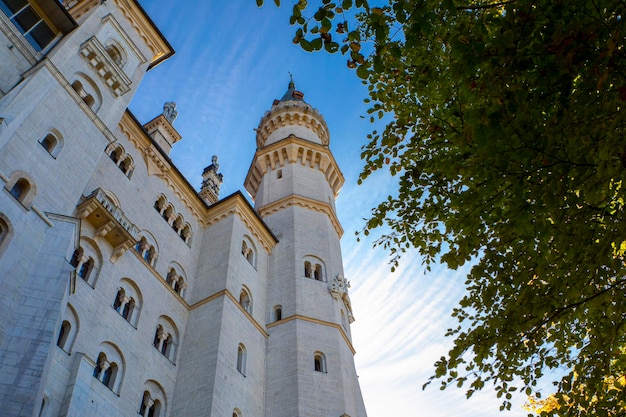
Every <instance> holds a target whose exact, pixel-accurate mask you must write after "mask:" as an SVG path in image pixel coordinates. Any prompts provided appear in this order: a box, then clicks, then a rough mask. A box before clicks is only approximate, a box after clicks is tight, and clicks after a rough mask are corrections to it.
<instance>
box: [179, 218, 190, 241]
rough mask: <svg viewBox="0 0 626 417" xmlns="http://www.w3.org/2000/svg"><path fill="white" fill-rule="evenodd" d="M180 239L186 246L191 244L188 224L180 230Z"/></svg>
mask: <svg viewBox="0 0 626 417" xmlns="http://www.w3.org/2000/svg"><path fill="white" fill-rule="evenodd" d="M180 238H181V239H182V240H183V241H184V242H185V243H186V244H187V245H189V243H190V242H191V226H190V225H189V223H185V225H184V226H183V228H182V229H181V230H180Z"/></svg>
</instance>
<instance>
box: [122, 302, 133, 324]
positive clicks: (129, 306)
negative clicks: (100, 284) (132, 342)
mask: <svg viewBox="0 0 626 417" xmlns="http://www.w3.org/2000/svg"><path fill="white" fill-rule="evenodd" d="M134 309H135V300H134V299H133V298H131V299H130V300H128V302H127V303H126V305H124V309H123V310H122V317H124V318H125V319H126V321H129V322H130V318H131V317H132V314H133V310H134Z"/></svg>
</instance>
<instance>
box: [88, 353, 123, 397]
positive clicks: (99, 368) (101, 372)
mask: <svg viewBox="0 0 626 417" xmlns="http://www.w3.org/2000/svg"><path fill="white" fill-rule="evenodd" d="M117 374H118V367H117V364H116V363H115V362H109V361H108V360H107V356H106V354H104V353H102V352H101V353H100V355H98V362H97V363H96V366H95V367H94V369H93V376H94V378H96V379H97V380H98V381H100V382H102V383H103V384H104V385H105V386H107V387H108V388H109V389H111V390H113V387H114V386H115V380H116V378H117Z"/></svg>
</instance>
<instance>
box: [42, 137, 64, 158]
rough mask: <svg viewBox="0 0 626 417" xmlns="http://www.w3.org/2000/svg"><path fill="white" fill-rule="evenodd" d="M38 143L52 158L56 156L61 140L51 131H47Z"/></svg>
mask: <svg viewBox="0 0 626 417" xmlns="http://www.w3.org/2000/svg"><path fill="white" fill-rule="evenodd" d="M39 143H40V144H41V146H43V148H44V149H45V150H46V151H48V153H49V154H50V156H52V157H53V158H56V157H57V155H58V154H59V151H60V150H61V146H62V142H61V140H60V139H59V138H58V137H57V136H56V135H54V134H52V133H48V134H47V135H46V136H44V138H43V139H41V141H39Z"/></svg>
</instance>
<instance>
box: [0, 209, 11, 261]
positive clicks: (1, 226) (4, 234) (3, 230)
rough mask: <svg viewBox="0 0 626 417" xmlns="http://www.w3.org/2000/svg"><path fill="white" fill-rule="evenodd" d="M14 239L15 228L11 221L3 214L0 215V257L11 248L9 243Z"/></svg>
mask: <svg viewBox="0 0 626 417" xmlns="http://www.w3.org/2000/svg"><path fill="white" fill-rule="evenodd" d="M12 237H13V227H11V223H10V222H9V219H8V218H6V216H5V215H4V214H2V213H0V255H2V253H3V252H4V250H5V249H6V248H7V247H8V246H9V242H10V241H11V238H12Z"/></svg>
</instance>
